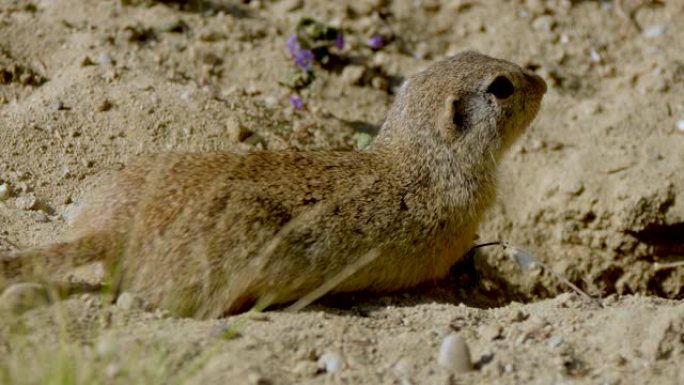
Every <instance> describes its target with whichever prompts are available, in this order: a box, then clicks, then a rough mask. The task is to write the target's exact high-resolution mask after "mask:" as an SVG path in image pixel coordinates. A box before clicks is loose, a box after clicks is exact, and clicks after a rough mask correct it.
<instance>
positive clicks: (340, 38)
mask: <svg viewBox="0 0 684 385" xmlns="http://www.w3.org/2000/svg"><path fill="white" fill-rule="evenodd" d="M335 48H337V49H343V48H344V35H343V34H342V32H338V33H337V37H336V38H335Z"/></svg>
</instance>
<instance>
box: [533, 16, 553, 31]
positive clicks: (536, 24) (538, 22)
mask: <svg viewBox="0 0 684 385" xmlns="http://www.w3.org/2000/svg"><path fill="white" fill-rule="evenodd" d="M554 27H555V21H554V20H553V17H551V16H549V15H542V16H539V17H537V18H535V19H534V21H533V22H532V28H534V29H535V30H536V31H543V32H551V30H552V29H553V28H554Z"/></svg>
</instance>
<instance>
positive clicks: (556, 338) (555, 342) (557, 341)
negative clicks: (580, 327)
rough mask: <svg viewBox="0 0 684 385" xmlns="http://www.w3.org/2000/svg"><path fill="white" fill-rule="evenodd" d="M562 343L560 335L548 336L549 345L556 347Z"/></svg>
mask: <svg viewBox="0 0 684 385" xmlns="http://www.w3.org/2000/svg"><path fill="white" fill-rule="evenodd" d="M562 343H563V338H562V337H561V336H553V337H551V338H549V347H550V348H557V347H559V346H561V344H562Z"/></svg>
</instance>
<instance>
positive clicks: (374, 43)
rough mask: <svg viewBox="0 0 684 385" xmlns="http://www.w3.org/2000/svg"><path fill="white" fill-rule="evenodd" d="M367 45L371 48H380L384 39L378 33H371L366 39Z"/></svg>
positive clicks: (383, 44) (383, 43)
mask: <svg viewBox="0 0 684 385" xmlns="http://www.w3.org/2000/svg"><path fill="white" fill-rule="evenodd" d="M366 43H368V46H369V47H371V48H373V49H380V48H382V47H384V46H385V41H384V40H383V39H382V36H380V35H373V37H371V38H370V39H368V41H367V42H366Z"/></svg>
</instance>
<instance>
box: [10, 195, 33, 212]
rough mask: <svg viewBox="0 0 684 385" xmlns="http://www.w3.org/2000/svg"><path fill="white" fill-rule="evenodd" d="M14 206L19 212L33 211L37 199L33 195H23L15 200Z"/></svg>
mask: <svg viewBox="0 0 684 385" xmlns="http://www.w3.org/2000/svg"><path fill="white" fill-rule="evenodd" d="M14 204H15V206H16V207H17V208H18V209H19V210H24V211H28V210H34V209H36V208H37V207H38V199H37V198H36V197H35V196H33V195H24V196H20V197H19V198H17V200H16V201H15V202H14Z"/></svg>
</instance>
